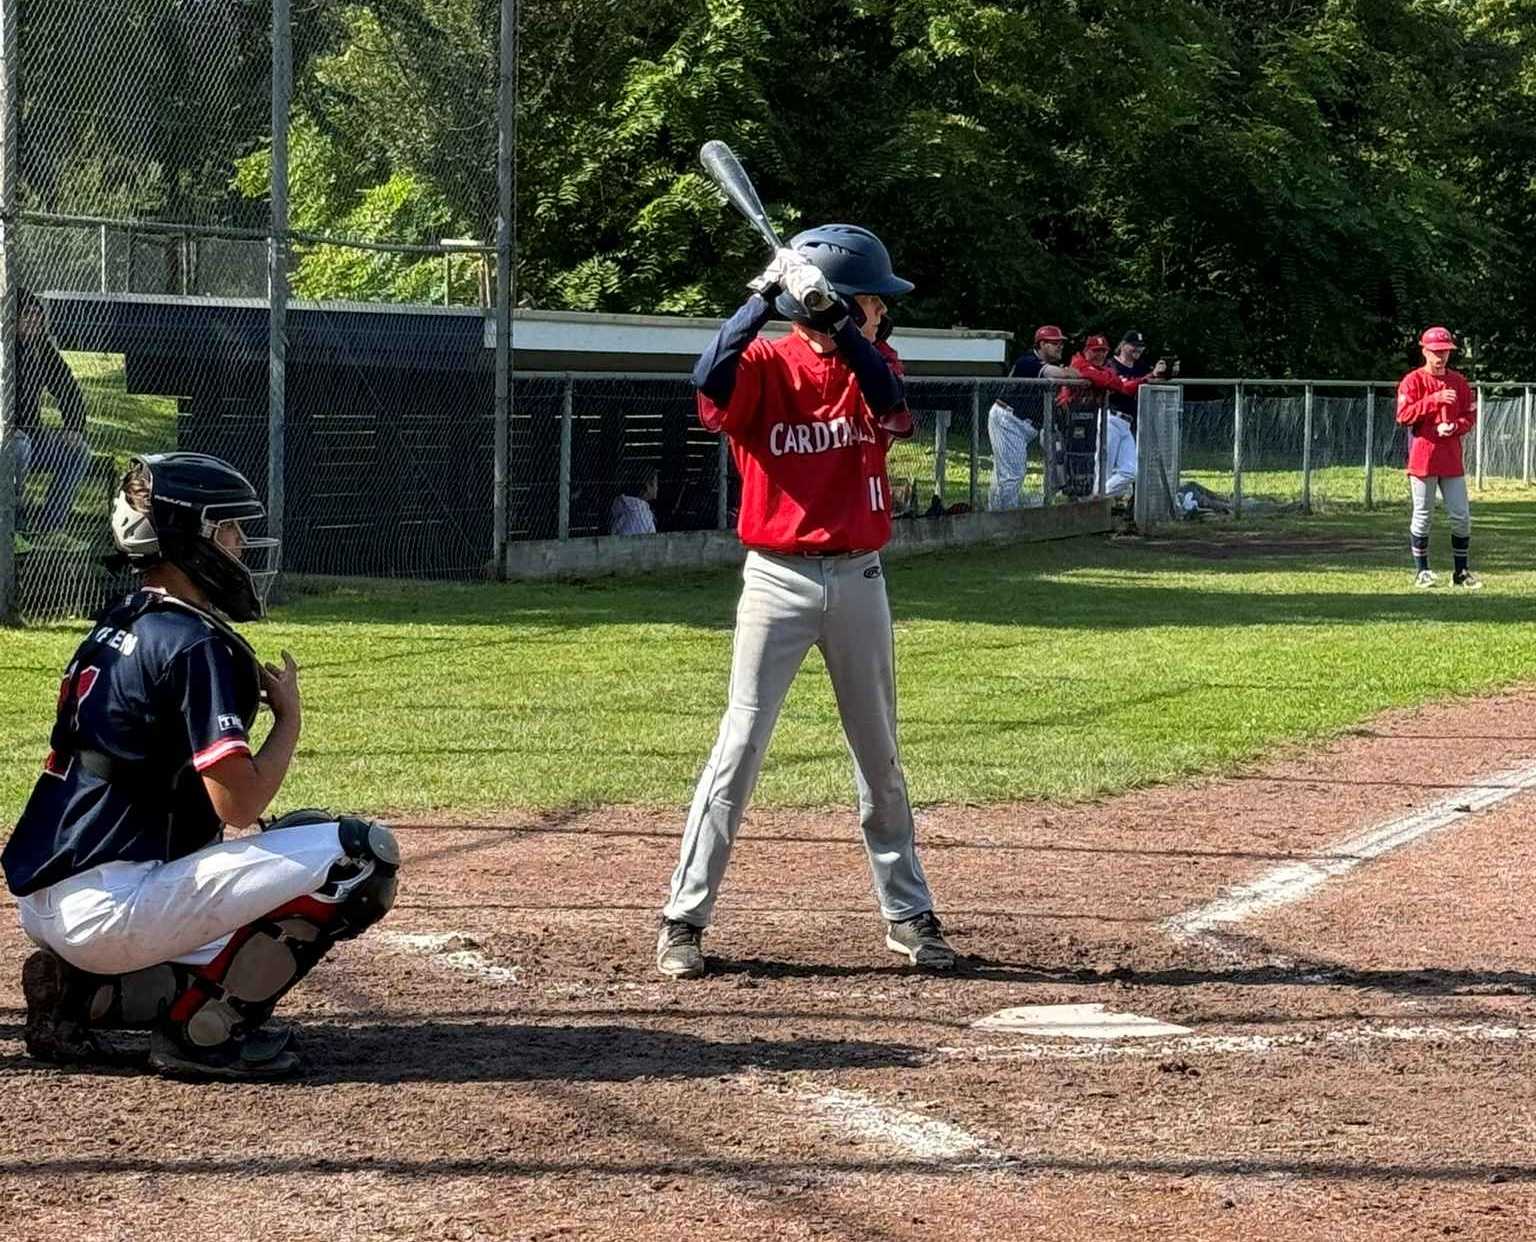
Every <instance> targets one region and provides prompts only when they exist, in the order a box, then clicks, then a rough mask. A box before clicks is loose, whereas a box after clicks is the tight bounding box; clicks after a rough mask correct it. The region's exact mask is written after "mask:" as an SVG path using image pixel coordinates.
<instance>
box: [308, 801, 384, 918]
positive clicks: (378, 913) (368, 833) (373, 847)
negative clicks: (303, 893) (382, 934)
mask: <svg viewBox="0 0 1536 1242" xmlns="http://www.w3.org/2000/svg"><path fill="white" fill-rule="evenodd" d="M336 827H337V835H338V836H339V837H340V838H341V848H342V849H343V850H345V851H346V854H347V857H346V859H344V860H343V861H342V862H340V863H337V864H336V866H334V867H332V868H331V874H330V876H329V877H328V878H327V879H326V882H325V885H324V886H323V887H322V888H321V890H320V891H319V892H317V893H316V894H315V899H316V900H317V901H325V902H330V903H333V904H334V905H335V906H336V907H337V911H336V913H337V916H338V918H337V920H336V921H335V922H334V923H333V924H332V925H331V926H330V927H328V929H327V930H328V931H329V932H330V934H331V936H332V937H333V938H334V939H337V940H350V939H352V938H353V937H354V936H356V935H359V934H360V933H361V932H363V931H365V930H366V929H368V928H369V927H372V926H373V925H374V924H375V923H377V922H378V921H379V920H380V919H382V918H383V917H384V916H385V915H386V914H388V913H389V911H390V909H391V908H392V907H393V906H394V904H395V892H396V889H397V888H398V886H399V878H398V875H397V873H398V871H399V869H400V846H399V843H398V842H397V841H396V840H395V834H394V833H392V832H391V831H390V830H389V829H388V827H386V826H385V825H384V824H381V823H379V822H378V821H377V820H368V819H358V818H355V817H352V816H346V817H344V818H342V819H340V820H338V821H337V825H336Z"/></svg>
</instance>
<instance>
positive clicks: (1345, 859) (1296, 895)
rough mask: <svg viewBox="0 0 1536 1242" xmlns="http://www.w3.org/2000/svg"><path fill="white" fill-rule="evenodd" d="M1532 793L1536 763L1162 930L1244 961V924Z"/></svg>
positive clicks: (1360, 836) (1255, 883)
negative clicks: (1233, 937)
mask: <svg viewBox="0 0 1536 1242" xmlns="http://www.w3.org/2000/svg"><path fill="white" fill-rule="evenodd" d="M1532 787H1536V763H1530V764H1526V765H1524V766H1523V767H1518V768H1512V769H1510V770H1509V771H1507V772H1500V773H1498V774H1496V775H1494V776H1490V777H1488V778H1487V779H1486V780H1483V781H1479V782H1478V783H1477V784H1474V785H1468V786H1466V787H1465V788H1463V789H1459V790H1457V791H1456V792H1454V793H1452V794H1449V795H1447V796H1446V797H1444V798H1441V799H1439V800H1438V801H1436V802H1432V803H1431V804H1430V805H1429V806H1426V807H1424V808H1422V809H1421V810H1418V811H1415V812H1413V813H1412V814H1411V815H1404V816H1401V817H1399V818H1397V819H1393V820H1388V821H1387V822H1386V823H1384V824H1379V825H1377V826H1376V827H1374V828H1369V829H1367V830H1366V831H1364V832H1360V833H1356V834H1355V835H1354V836H1352V837H1347V838H1345V839H1344V840H1342V841H1338V842H1336V843H1335V844H1334V845H1332V846H1331V847H1329V848H1328V850H1327V854H1328V855H1329V856H1328V857H1324V858H1321V859H1317V860H1309V861H1306V862H1296V863H1286V864H1285V865H1284V866H1280V867H1276V868H1274V869H1273V870H1271V871H1268V872H1266V873H1265V874H1264V875H1262V876H1260V877H1259V878H1258V879H1256V880H1251V881H1249V882H1248V883H1246V884H1240V885H1238V886H1236V887H1235V888H1233V889H1231V890H1230V891H1229V892H1227V893H1226V894H1224V895H1223V896H1221V897H1218V898H1217V899H1216V900H1215V901H1211V902H1207V903H1206V904H1204V905H1201V906H1196V907H1195V908H1194V909H1193V910H1188V911H1185V912H1184V913H1183V914H1179V915H1175V916H1174V917H1173V918H1171V919H1168V920H1167V921H1166V922H1165V923H1164V924H1163V926H1164V928H1165V930H1167V931H1168V932H1169V934H1170V935H1172V936H1173V937H1174V938H1175V939H1178V940H1182V941H1186V942H1192V943H1197V944H1201V945H1203V946H1204V947H1206V948H1210V949H1214V950H1216V951H1217V952H1219V953H1222V954H1224V955H1225V956H1227V957H1234V958H1235V957H1240V956H1241V952H1240V950H1239V949H1234V948H1233V946H1232V944H1231V942H1230V939H1229V937H1230V933H1231V932H1232V931H1233V930H1234V929H1235V928H1236V927H1237V925H1238V924H1239V923H1242V922H1244V921H1245V920H1247V919H1250V918H1253V917H1254V916H1255V915H1260V914H1265V913H1268V912H1269V911H1271V910H1275V909H1278V908H1279V907H1281V906H1286V905H1291V904H1292V903H1294V902H1297V901H1301V900H1302V899H1303V898H1305V897H1307V896H1309V895H1310V894H1312V893H1313V892H1314V891H1316V890H1317V889H1318V888H1320V887H1322V885H1324V884H1326V883H1327V882H1328V881H1329V880H1332V879H1336V878H1337V877H1339V876H1341V875H1345V874H1347V873H1348V872H1350V871H1353V870H1354V869H1355V868H1356V867H1359V866H1361V865H1362V864H1364V863H1367V862H1370V861H1372V860H1373V859H1377V858H1380V857H1382V856H1383V855H1384V854H1389V853H1391V852H1392V851H1394V850H1398V849H1402V848H1403V847H1404V846H1406V845H1412V844H1413V843H1414V842H1416V841H1420V840H1423V839H1424V838H1426V837H1428V836H1431V835H1433V834H1434V833H1437V832H1440V831H1442V830H1444V829H1445V828H1448V827H1450V826H1451V825H1452V824H1455V823H1458V822H1460V821H1461V820H1463V819H1465V818H1467V817H1468V816H1469V815H1472V814H1475V813H1476V812H1478V811H1485V810H1487V809H1488V808H1489V807H1492V806H1497V805H1498V804H1499V803H1500V802H1503V801H1505V800H1506V799H1509V798H1513V797H1514V796H1515V795H1516V794H1519V793H1523V792H1524V791H1525V790H1527V789H1530V788H1532ZM1223 933H1227V935H1226V936H1224V934H1223Z"/></svg>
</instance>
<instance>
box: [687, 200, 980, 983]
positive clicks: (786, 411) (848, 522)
mask: <svg viewBox="0 0 1536 1242" xmlns="http://www.w3.org/2000/svg"><path fill="white" fill-rule="evenodd" d="M750 288H752V290H753V293H752V295H751V296H750V297H749V298H748V299H747V301H746V302H745V303H744V304H743V305H742V307H741V309H740V310H738V311H737V312H736V313H735V314H734V315H733V316H732V317H731V318H730V319H728V320H727V321H726V322H725V324H724V325H723V326H722V327H721V329H720V332H719V334H718V335H717V336H716V337H715V340H714V341H713V343H712V344H711V345H710V347H709V348H708V349H706V350H705V351H704V353H703V354H702V355H701V356H700V358H699V361H698V364H697V365H696V366H695V367H694V371H693V382H694V386H695V387H696V388H697V389H698V393H699V396H698V402H699V420H700V421H701V422H702V423H703V424H704V426H705V427H707V428H709V430H711V431H718V432H723V433H725V435H726V436H728V437H729V439H730V447H731V454H732V457H733V459H734V460H735V463H736V468H737V470H738V471H739V472H740V474H741V481H742V486H741V516H740V519H739V522H738V525H737V531H738V533H739V534H740V536H741V542H742V543H743V544H744V545H746V548H747V559H746V565H745V567H744V569H743V571H742V579H743V583H744V585H743V588H742V593H741V599H740V601H739V603H738V604H737V608H736V633H735V641H734V644H733V653H732V658H731V682H730V691H729V696H730V702H729V706H728V707H727V709H726V713H725V716H724V718H723V719H722V720H721V722H720V733H719V737H718V738H717V740H716V742H715V748H714V751H713V752H712V753H711V754H710V757H709V762H708V763H707V764H706V765H705V767H704V773H703V775H702V777H701V778H700V780H699V784H698V789H697V791H696V792H695V794H694V798H693V806H692V808H691V809H690V811H689V814H688V822H687V825H686V827H685V828H684V829H683V841H682V854H681V858H680V859H679V861H678V864H677V870H676V871H675V872H674V874H673V876H672V885H671V892H670V895H669V897H668V900H667V904H666V906H665V907H664V908H663V911H662V920H661V934H660V936H659V937H658V939H657V945H656V965H657V968H658V969H659V970H660V971H661V973H662V974H664V975H668V976H671V977H672V978H677V979H692V978H696V977H698V976H699V975H702V974H703V973H704V953H703V948H702V938H703V932H704V928H705V927H706V926H708V924H709V921H710V916H711V914H712V913H713V911H714V905H715V897H716V894H717V893H718V892H719V889H720V883H721V881H722V880H723V879H724V878H725V869H726V864H727V863H728V861H729V860H730V853H731V846H732V844H733V842H734V841H735V839H736V832H737V829H738V828H739V827H740V825H741V817H742V815H743V813H744V812H745V811H746V807H747V802H748V800H749V799H750V798H751V796H752V790H753V787H754V786H755V785H756V784H757V777H758V773H759V771H760V770H761V768H762V762H763V755H764V753H765V752H766V751H767V749H768V742H769V739H770V738H771V737H772V735H773V728H774V725H775V723H776V722H777V720H778V715H779V709H780V708H781V707H782V706H783V703H784V698H785V696H786V695H787V694H788V693H789V687H790V683H791V682H792V681H793V680H794V678H795V674H796V672H798V671H799V668H800V665H801V662H802V661H803V660H804V659H805V656H806V653H807V652H808V651H809V650H810V648H811V647H812V646H813V645H814V646H817V647H820V648H821V653H822V656H823V657H824V658H825V660H826V663H827V672H828V674H829V676H830V677H831V680H832V688H833V691H834V693H835V694H836V696H837V705H838V711H839V714H840V715H841V717H842V722H843V731H844V734H845V735H846V737H847V740H848V749H849V751H850V753H851V754H852V756H853V768H854V776H855V779H856V780H857V782H858V787H859V821H860V825H861V827H862V828H863V832H864V844H865V849H866V851H867V852H868V855H869V864H870V869H871V871H872V872H873V875H874V885H875V893H876V896H877V897H878V899H879V902H880V913H881V915H882V917H883V918H884V919H885V920H886V935H885V943H886V946H887V947H888V948H890V949H891V950H892V951H893V952H897V953H901V954H904V955H906V957H907V958H908V960H910V961H911V962H912V964H913V965H915V966H920V967H924V968H928V969H937V970H943V969H948V968H950V967H952V966H953V965H954V964H955V953H954V950H953V949H951V948H950V946H949V945H948V944H947V943H946V942H945V940H944V936H943V932H942V930H941V928H940V925H939V920H938V918H937V916H936V915H935V914H934V912H933V896H932V894H931V893H930V892H929V890H928V881H927V879H926V878H925V877H924V875H923V869H922V866H921V865H920V864H919V863H918V860H917V850H916V845H915V841H914V831H913V823H912V807H911V804H910V802H909V801H908V798H907V784H906V778H905V776H904V775H903V774H902V769H901V759H900V755H899V754H898V751H897V746H896V686H895V662H894V652H893V645H892V641H891V613H890V606H889V604H888V602H887V600H886V593H885V578H884V576H883V572H882V568H881V564H880V549H881V548H882V547H884V546H885V544H886V542H887V541H888V540H889V539H890V536H891V502H890V484H889V482H888V480H887V478H886V473H885V456H886V451H887V450H888V449H889V448H890V445H891V442H892V440H893V439H899V438H904V437H906V436H909V435H911V434H912V416H911V414H910V413H909V412H908V410H907V406H906V399H905V395H904V392H903V388H902V383H901V362H900V360H899V359H898V358H897V356H896V352H895V350H893V349H891V348H890V346H889V345H887V344H886V343H885V342H884V341H883V340H879V339H878V338H879V336H880V327H881V323H882V321H883V319H884V318H885V313H886V308H885V301H884V299H885V298H887V297H894V296H897V295H900V294H903V293H909V292H910V291H911V289H912V285H911V283H910V282H908V281H905V280H902V279H901V278H900V277H898V276H896V275H895V274H894V273H893V272H892V271H891V258H890V255H889V254H888V253H887V251H886V249H885V247H884V246H883V245H882V244H881V243H880V239H879V238H877V237H876V236H875V235H874V234H873V233H871V232H869V231H868V230H867V229H861V228H858V227H855V226H853V225H848V224H829V225H826V226H824V227H822V228H817V229H810V230H808V231H806V232H804V233H801V234H799V235H798V236H796V237H794V238H792V239H791V241H790V245H789V248H787V249H784V250H780V251H779V252H778V253H777V254H776V255H775V256H774V260H773V262H772V263H771V264H769V266H768V268H767V270H766V271H764V272H763V274H762V275H761V276H759V277H758V278H757V279H756V280H755V281H753V282H752V284H751V285H750ZM813 292H815V293H819V294H821V295H823V296H824V297H828V298H830V300H831V306H830V307H829V308H828V309H827V310H825V311H820V312H817V313H815V314H811V313H808V312H807V311H806V309H805V306H806V304H807V301H809V302H810V303H811V304H812V305H814V304H815V303H816V301H817V299H816V298H812V297H809V296H808V295H810V294H812V293H813ZM775 308H777V310H778V312H779V314H781V315H783V316H785V317H787V318H789V319H790V320H792V321H793V325H794V326H793V329H792V331H791V332H790V333H789V335H787V336H785V337H783V338H782V339H780V340H777V341H772V342H770V341H765V340H762V339H761V338H760V337H759V336H758V332H759V331H760V330H761V329H762V327H763V325H764V324H765V323H767V322H768V319H769V317H770V316H771V315H772V314H773V313H774V310H775Z"/></svg>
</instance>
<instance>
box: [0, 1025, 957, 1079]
mask: <svg viewBox="0 0 1536 1242" xmlns="http://www.w3.org/2000/svg"><path fill="white" fill-rule="evenodd" d="M20 1036H21V1028H20V1024H11V1025H0V1039H5V1038H10V1039H15V1040H16V1041H17V1043H18V1045H19V1043H20ZM295 1048H296V1050H297V1051H298V1053H299V1056H300V1058H301V1059H302V1061H303V1063H304V1067H305V1068H304V1073H303V1074H302V1075H301V1076H300V1077H299V1078H297V1079H295V1080H293V1081H294V1084H295V1085H299V1086H304V1085H309V1086H319V1085H329V1084H333V1083H406V1082H443V1083H448V1082H509V1083H511V1082H542V1081H561V1082H632V1081H634V1080H636V1079H642V1078H654V1079H678V1078H719V1077H721V1076H722V1075H727V1074H736V1073H741V1072H742V1071H744V1070H762V1071H765V1072H770V1073H788V1072H793V1071H797V1070H818V1071H826V1070H841V1069H880V1068H888V1067H902V1068H912V1067H916V1066H918V1065H920V1064H921V1063H922V1062H923V1058H924V1057H925V1055H926V1050H925V1049H921V1048H917V1047H913V1046H910V1045H906V1044H896V1043H875V1042H870V1041H861V1040H837V1039H797V1038H791V1039H787V1040H773V1039H755V1038H754V1039H750V1040H747V1041H744V1042H729V1041H719V1040H710V1039H701V1038H699V1037H698V1036H695V1035H685V1034H681V1033H678V1032H675V1031H659V1030H650V1029H647V1028H644V1027H634V1026H613V1025H603V1026H526V1025H518V1024H515V1023H496V1022H468V1023H456V1022H453V1023H449V1022H433V1021H425V1022H398V1023H381V1024H378V1025H373V1026H349V1025H340V1024H336V1023H329V1022H306V1023H303V1024H302V1025H301V1026H300V1027H299V1028H298V1035H297V1041H296V1043H295ZM25 1068H35V1069H37V1070H38V1071H40V1072H41V1071H47V1072H55V1071H54V1069H53V1067H51V1066H44V1065H42V1064H41V1063H39V1062H35V1061H33V1060H31V1059H30V1058H29V1057H26V1056H24V1055H22V1054H21V1051H20V1048H19V1047H18V1049H17V1051H16V1052H15V1053H14V1054H12V1055H0V1071H8V1072H10V1073H16V1072H19V1071H22V1070H24V1069H25ZM81 1072H83V1073H88V1074H93V1075H95V1074H113V1073H115V1072H116V1071H110V1070H106V1069H98V1068H94V1067H92V1068H88V1069H85V1070H83V1071H81Z"/></svg>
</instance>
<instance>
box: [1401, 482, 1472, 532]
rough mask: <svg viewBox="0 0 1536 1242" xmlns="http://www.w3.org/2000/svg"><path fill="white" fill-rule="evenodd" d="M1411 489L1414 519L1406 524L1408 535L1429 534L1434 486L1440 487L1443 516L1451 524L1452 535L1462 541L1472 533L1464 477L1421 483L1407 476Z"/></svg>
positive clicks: (1470, 514) (1433, 501)
mask: <svg viewBox="0 0 1536 1242" xmlns="http://www.w3.org/2000/svg"><path fill="white" fill-rule="evenodd" d="M1408 483H1409V485H1410V486H1411V487H1412V488H1413V517H1412V519H1411V520H1410V521H1409V523H1408V531H1409V533H1410V534H1413V535H1419V536H1424V535H1428V534H1429V514H1430V510H1431V509H1433V508H1434V506H1435V484H1437V483H1438V484H1439V485H1440V500H1441V503H1442V504H1444V505H1445V515H1446V517H1448V518H1449V519H1450V521H1451V534H1453V535H1461V536H1463V537H1465V536H1467V535H1470V534H1471V533H1472V510H1471V506H1470V505H1469V503H1468V501H1467V477H1466V475H1463V474H1458V475H1441V476H1439V477H1436V476H1435V475H1430V476H1429V477H1428V478H1425V479H1421V478H1418V477H1417V476H1416V475H1409V476H1408Z"/></svg>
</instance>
